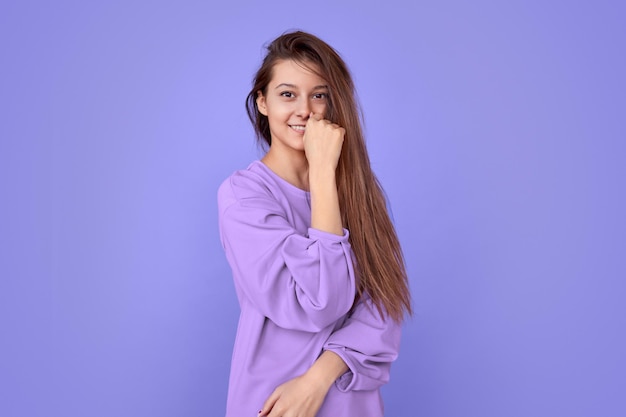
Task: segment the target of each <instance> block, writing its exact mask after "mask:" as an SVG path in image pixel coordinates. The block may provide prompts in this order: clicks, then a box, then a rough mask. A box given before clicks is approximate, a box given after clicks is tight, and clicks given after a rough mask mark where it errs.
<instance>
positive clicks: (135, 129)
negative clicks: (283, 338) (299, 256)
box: [0, 0, 626, 417]
mask: <svg viewBox="0 0 626 417" xmlns="http://www.w3.org/2000/svg"><path fill="white" fill-rule="evenodd" d="M86 3H90V4H89V5H87V4H86ZM625 12H626V10H625V6H623V2H618V1H613V2H610V1H594V2H591V1H589V2H576V1H507V2H499V1H480V0H479V1H472V2H469V1H414V2H408V1H407V2H406V3H404V2H402V3H400V2H393V1H392V2H384V5H383V3H381V2H367V3H365V2H360V1H355V0H353V1H332V2H331V1H328V2H324V1H317V2H294V1H289V2H287V1H248V2H241V1H230V2H223V3H220V4H219V5H217V3H215V2H208V1H204V2H203V1H176V2H174V1H172V2H168V3H166V2H158V1H156V2H155V1H147V0H144V1H117V2H102V3H98V2H79V1H57V2H43V1H39V2H31V1H19V2H17V1H16V2H3V3H2V6H0V54H1V55H0V57H1V61H2V63H1V66H0V71H1V79H0V106H1V108H0V117H1V119H2V121H1V123H0V138H1V142H0V195H1V199H2V203H1V208H0V210H1V217H0V237H1V245H2V246H1V247H0V249H1V250H0V262H1V263H0V268H1V269H0V275H1V280H0V331H1V339H0V349H1V355H0V385H1V386H0V415H2V416H3V417H5V416H6V417H14V416H20V417H21V416H29V417H39V416H41V417H49V416H54V417H56V416H59V417H61V416H62V417H70V416H72V417H74V416H76V417H84V416H90V417H92V416H93V417H101V416H102V417H111V416H116V417H120V416H128V417H161V416H163V417H165V416H176V417H178V416H186V417H194V416H197V417H200V416H221V415H223V414H224V409H225V396H226V388H227V377H228V369H229V361H230V353H231V347H232V343H233V338H234V333H235V326H236V321H237V315H238V306H237V303H236V298H235V294H234V288H233V284H232V281H231V276H230V271H229V268H228V265H227V264H226V261H225V259H224V255H223V252H222V250H221V247H220V245H219V240H218V235H217V218H216V216H217V214H216V196H215V193H216V189H217V186H218V185H219V183H220V182H221V181H222V180H223V179H224V178H225V177H226V176H227V175H229V174H230V173H231V172H232V171H233V170H235V169H239V168H243V167H245V166H246V165H247V164H248V163H249V162H250V161H251V160H253V159H255V158H257V157H259V156H260V152H259V151H258V150H257V149H256V147H255V144H254V140H253V134H252V130H251V127H250V125H249V122H248V121H247V119H246V116H245V113H244V99H245V96H246V94H247V92H248V88H249V87H250V81H251V77H252V75H253V73H254V71H255V69H256V68H257V66H258V65H259V63H260V59H261V57H262V55H263V49H262V45H263V44H264V43H266V42H268V41H270V40H271V39H273V38H274V37H276V36H277V35H279V34H280V33H282V32H283V31H285V30H287V29H292V28H301V29H304V30H308V31H311V32H313V33H315V34H317V35H319V36H320V37H322V38H323V39H325V40H327V41H328V42H329V43H330V44H332V45H333V46H334V47H335V48H336V49H338V50H339V51H340V53H341V54H342V55H343V57H344V58H345V59H346V61H347V62H348V64H349V66H350V67H351V69H352V71H353V73H354V76H355V79H356V83H357V86H358V91H359V95H360V98H361V102H362V105H363V108H364V113H365V118H366V131H367V136H368V143H369V149H370V154H371V158H372V162H373V165H374V168H375V170H376V172H377V173H378V175H379V177H380V179H381V181H382V183H383V185H384V186H385V188H386V190H387V193H388V196H389V200H390V202H391V205H392V208H393V215H394V218H395V222H396V225H397V228H398V233H399V235H400V238H401V240H402V244H403V247H404V250H405V252H406V256H407V262H408V269H409V272H410V278H411V285H412V291H413V297H414V302H415V311H416V313H415V316H414V317H413V318H412V319H411V320H409V321H408V322H407V323H406V325H405V330H404V336H403V344H402V350H401V356H400V358H399V359H398V361H397V362H396V364H395V365H394V367H393V369H392V381H391V382H390V383H389V384H388V385H387V386H386V387H385V389H384V396H385V401H386V406H387V415H388V416H392V417H402V416H428V417H458V416H463V417H467V416H480V417H501V416H533V417H535V416H568V417H573V416H622V415H626V397H625V396H624V388H625V386H626V355H625V353H624V352H626V311H625V310H626V309H625V307H624V303H625V299H626V283H625V279H626V256H625V255H626V222H625V220H624V213H625V212H626V197H625V190H626V185H625V178H626V134H625V128H624V121H625V116H626V101H625V100H626V99H625V97H626V94H625V93H626V91H625V90H626V89H625V87H626V82H625V80H624V74H626V59H625V56H626V53H625V51H626V29H625V28H626V25H625V24H624V16H625V15H626V14H625ZM244 417H245V416H244Z"/></svg>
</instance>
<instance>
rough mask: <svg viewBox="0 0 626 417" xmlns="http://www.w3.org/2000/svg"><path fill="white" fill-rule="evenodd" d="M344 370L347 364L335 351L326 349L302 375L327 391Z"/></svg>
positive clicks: (346, 368) (346, 369)
mask: <svg viewBox="0 0 626 417" xmlns="http://www.w3.org/2000/svg"><path fill="white" fill-rule="evenodd" d="M346 371H348V366H347V365H346V363H345V362H344V361H343V359H341V357H340V356H339V355H337V354H336V353H335V352H332V351H330V350H326V351H324V352H323V353H322V354H321V355H320V357H319V358H318V359H317V360H316V361H315V363H314V364H313V365H311V367H310V368H309V369H308V370H307V372H306V373H305V374H304V375H305V377H306V378H307V379H309V380H310V381H311V382H312V383H315V384H317V385H318V386H320V387H322V388H323V389H325V390H326V391H328V390H329V389H330V387H331V386H332V384H333V383H334V382H335V381H336V380H337V379H338V378H339V377H340V376H341V375H343V374H344V373H346Z"/></svg>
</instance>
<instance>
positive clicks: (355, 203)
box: [246, 31, 412, 322]
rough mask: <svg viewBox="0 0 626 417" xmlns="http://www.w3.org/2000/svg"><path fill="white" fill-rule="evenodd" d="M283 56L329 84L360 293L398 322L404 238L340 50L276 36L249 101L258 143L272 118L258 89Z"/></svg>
mask: <svg viewBox="0 0 626 417" xmlns="http://www.w3.org/2000/svg"><path fill="white" fill-rule="evenodd" d="M281 60H293V61H295V62H297V63H299V64H300V65H303V66H305V67H307V68H308V69H309V70H311V71H313V72H315V73H317V75H319V76H320V77H321V78H322V79H324V80H326V82H327V83H328V90H329V99H328V106H327V112H326V114H325V118H326V119H328V120H330V121H332V122H334V123H337V124H338V125H340V126H342V127H343V128H344V129H345V130H346V134H345V137H344V145H343V148H342V150H341V157H340V158H339V164H338V166H337V191H338V194H339V206H340V207H341V217H342V222H343V224H344V227H346V228H347V229H348V230H349V231H350V244H351V246H352V251H353V253H354V256H355V258H356V259H355V265H354V266H355V268H356V270H357V273H358V276H359V285H358V287H357V296H358V297H361V296H362V295H363V293H364V292H366V293H367V294H369V296H370V297H371V299H372V302H373V303H374V305H375V306H376V308H377V310H378V312H379V313H380V314H381V316H382V317H383V318H384V317H385V314H384V312H386V313H387V315H389V316H390V317H391V318H393V319H394V320H396V321H398V322H400V321H402V319H403V318H404V313H408V314H411V313H412V310H411V296H410V292H409V287H408V277H407V273H406V267H405V264H404V257H403V255H402V249H401V248H400V242H399V241H398V237H397V235H396V232H395V229H394V227H393V224H392V222H391V219H390V218H389V214H388V212H387V206H386V200H385V196H384V192H383V189H382V187H381V185H380V183H379V182H378V179H377V178H376V176H375V175H374V173H373V172H372V168H371V165H370V161H369V157H368V154H367V149H366V146H365V139H364V136H363V129H362V127H361V119H362V115H361V112H360V108H359V106H358V103H357V99H356V97H355V95H356V93H355V88H354V83H353V81H352V76H351V75H350V72H349V70H348V67H347V66H346V64H345V62H344V61H343V59H341V57H340V56H339V54H338V53H337V52H336V51H335V50H334V49H333V48H332V47H331V46H329V45H328V44H327V43H325V42H324V41H322V40H321V39H319V38H317V37H316V36H314V35H311V34H308V33H305V32H300V31H296V32H291V33H286V34H283V35H282V36H279V37H278V38H277V39H275V40H274V41H273V42H272V43H270V44H269V46H268V47H267V55H266V56H265V59H264V60H263V63H262V65H261V67H260V68H259V70H258V71H257V73H256V76H255V78H254V85H253V87H252V90H251V91H250V93H249V94H248V97H247V99H246V109H247V111H248V116H249V117H250V120H251V121H252V124H253V125H254V128H255V130H256V134H257V137H258V140H259V142H260V143H261V144H262V145H266V146H269V145H271V143H272V138H271V134H270V127H269V121H268V119H267V117H266V116H264V115H262V114H261V113H260V112H259V109H258V108H257V105H256V99H257V96H258V92H259V91H261V92H263V94H265V93H266V89H267V85H268V84H269V83H270V81H271V79H272V69H273V67H274V65H275V64H276V63H277V62H278V61H281Z"/></svg>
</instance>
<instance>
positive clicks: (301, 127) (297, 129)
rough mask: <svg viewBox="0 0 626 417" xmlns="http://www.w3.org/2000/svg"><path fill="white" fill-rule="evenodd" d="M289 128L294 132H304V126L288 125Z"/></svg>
mask: <svg viewBox="0 0 626 417" xmlns="http://www.w3.org/2000/svg"><path fill="white" fill-rule="evenodd" d="M289 127H290V128H292V129H293V130H295V131H298V132H304V126H302V125H289Z"/></svg>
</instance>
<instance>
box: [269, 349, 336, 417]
mask: <svg viewBox="0 0 626 417" xmlns="http://www.w3.org/2000/svg"><path fill="white" fill-rule="evenodd" d="M347 370H348V366H347V365H346V363H345V362H344V361H343V359H341V358H340V357H339V356H338V355H337V354H336V353H334V352H332V351H329V350H327V351H324V352H323V353H322V354H321V355H320V357H319V358H317V360H316V361H315V363H314V364H313V365H311V367H310V368H309V369H308V370H307V371H306V372H305V373H304V374H303V375H300V376H299V377H296V378H293V379H291V380H289V381H287V382H285V383H284V384H282V385H279V386H278V387H277V388H276V389H275V390H274V392H272V394H271V395H270V396H269V398H268V399H267V400H266V401H265V404H263V408H262V409H261V411H260V412H259V417H266V416H267V417H274V416H283V415H285V413H287V412H291V413H292V414H293V413H294V412H295V413H296V414H295V415H298V416H302V417H314V416H315V415H316V414H317V411H318V410H319V409H320V407H321V406H322V403H323V402H324V398H326V394H327V393H328V390H329V389H330V387H331V386H332V384H333V383H334V382H335V381H336V380H337V378H339V377H340V376H341V375H343V374H344V373H345V372H346V371H347Z"/></svg>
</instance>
